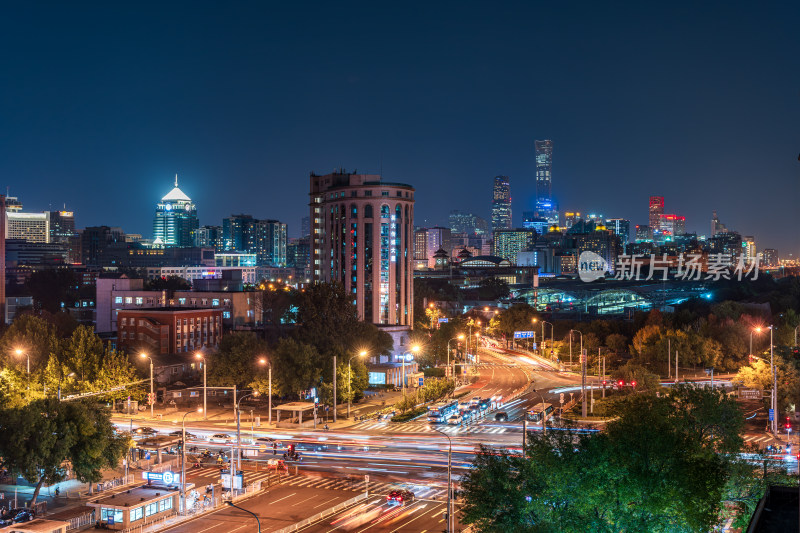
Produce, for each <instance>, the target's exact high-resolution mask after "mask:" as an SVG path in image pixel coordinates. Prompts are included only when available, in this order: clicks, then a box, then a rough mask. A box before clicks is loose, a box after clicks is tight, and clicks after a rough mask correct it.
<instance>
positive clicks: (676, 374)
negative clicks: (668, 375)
mask: <svg viewBox="0 0 800 533" xmlns="http://www.w3.org/2000/svg"><path fill="white" fill-rule="evenodd" d="M677 382H678V350H675V383H677Z"/></svg>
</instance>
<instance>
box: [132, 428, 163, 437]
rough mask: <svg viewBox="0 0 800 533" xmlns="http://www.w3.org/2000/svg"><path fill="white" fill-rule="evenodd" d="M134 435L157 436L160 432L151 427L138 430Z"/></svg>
mask: <svg viewBox="0 0 800 533" xmlns="http://www.w3.org/2000/svg"><path fill="white" fill-rule="evenodd" d="M134 433H136V435H155V434H156V433H158V431H156V430H155V429H153V428H151V427H147V426H142V427H140V428H136V431H135V432H134Z"/></svg>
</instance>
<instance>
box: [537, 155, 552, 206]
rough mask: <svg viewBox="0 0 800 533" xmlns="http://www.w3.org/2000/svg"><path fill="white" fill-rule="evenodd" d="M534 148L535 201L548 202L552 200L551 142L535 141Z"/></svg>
mask: <svg viewBox="0 0 800 533" xmlns="http://www.w3.org/2000/svg"><path fill="white" fill-rule="evenodd" d="M534 146H535V148H536V201H537V202H542V201H549V200H552V199H553V176H552V171H553V141H550V140H545V141H535V142H534ZM539 216H541V215H539Z"/></svg>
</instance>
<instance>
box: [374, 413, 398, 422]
mask: <svg viewBox="0 0 800 533" xmlns="http://www.w3.org/2000/svg"><path fill="white" fill-rule="evenodd" d="M396 414H397V411H390V412H388V413H381V414H379V415H378V420H391V419H392V418H394V415H396Z"/></svg>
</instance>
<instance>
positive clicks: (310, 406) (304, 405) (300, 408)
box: [275, 402, 316, 427]
mask: <svg viewBox="0 0 800 533" xmlns="http://www.w3.org/2000/svg"><path fill="white" fill-rule="evenodd" d="M315 407H316V404H315V403H314V402H290V403H285V404H283V405H278V406H277V407H275V410H276V411H277V412H278V420H277V425H278V427H303V413H305V414H306V422H305V424H306V425H310V424H313V423H314V421H315V417H314V414H315V413H314V411H315ZM309 411H310V412H309ZM281 412H284V413H287V412H288V413H290V415H289V417H288V420H287V419H286V418H287V417H286V416H284V422H283V425H281Z"/></svg>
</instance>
